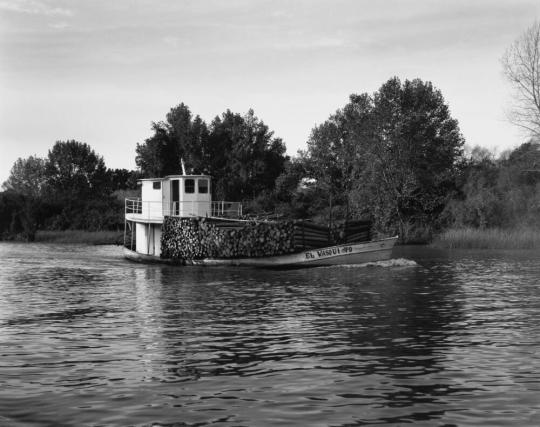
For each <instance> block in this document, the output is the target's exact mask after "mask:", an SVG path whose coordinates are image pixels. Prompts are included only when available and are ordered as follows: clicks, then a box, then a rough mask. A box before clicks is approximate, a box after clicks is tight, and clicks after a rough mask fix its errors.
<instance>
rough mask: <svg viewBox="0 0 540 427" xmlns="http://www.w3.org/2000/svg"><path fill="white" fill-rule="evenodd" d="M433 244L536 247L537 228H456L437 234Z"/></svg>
mask: <svg viewBox="0 0 540 427" xmlns="http://www.w3.org/2000/svg"><path fill="white" fill-rule="evenodd" d="M433 245H434V246H437V247H442V248H447V249H537V248H540V229H539V228H533V227H531V228H514V229H501V228H488V229H478V228H457V229H449V230H446V231H445V232H443V233H441V234H439V235H438V236H437V237H436V238H435V240H434V241H433Z"/></svg>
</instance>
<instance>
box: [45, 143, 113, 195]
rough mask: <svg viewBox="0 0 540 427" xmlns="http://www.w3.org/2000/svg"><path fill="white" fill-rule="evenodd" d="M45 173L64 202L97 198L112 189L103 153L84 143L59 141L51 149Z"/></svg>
mask: <svg viewBox="0 0 540 427" xmlns="http://www.w3.org/2000/svg"><path fill="white" fill-rule="evenodd" d="M46 177H47V181H48V185H49V187H50V190H51V191H52V192H53V194H54V196H55V197H56V198H57V199H59V200H61V201H64V202H71V201H76V200H85V199H90V198H97V197H101V196H103V195H106V194H108V193H109V192H110V188H109V186H108V179H107V168H106V167H105V162H104V161H103V157H101V156H99V155H97V154H96V153H95V152H94V150H92V148H91V147H90V146H89V145H88V144H85V143H82V142H78V141H74V140H70V141H65V142H63V141H57V142H56V143H55V144H54V146H53V147H52V148H51V149H50V150H49V153H48V158H47V166H46Z"/></svg>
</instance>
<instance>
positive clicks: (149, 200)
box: [124, 172, 397, 268]
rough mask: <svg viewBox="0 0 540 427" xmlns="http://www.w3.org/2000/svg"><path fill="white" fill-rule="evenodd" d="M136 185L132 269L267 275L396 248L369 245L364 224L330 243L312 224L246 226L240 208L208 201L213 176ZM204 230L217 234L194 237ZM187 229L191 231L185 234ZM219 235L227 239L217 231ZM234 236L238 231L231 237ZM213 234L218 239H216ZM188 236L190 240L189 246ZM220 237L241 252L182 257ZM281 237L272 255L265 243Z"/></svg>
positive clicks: (127, 234) (128, 232) (129, 221)
mask: <svg viewBox="0 0 540 427" xmlns="http://www.w3.org/2000/svg"><path fill="white" fill-rule="evenodd" d="M139 182H140V185H141V186H142V188H141V198H140V199H129V198H128V199H126V201H125V230H124V257H125V258H126V259H128V260H131V261H137V262H144V263H153V262H159V263H168V264H176V265H199V266H247V267H266V268H272V267H275V268H302V267H316V266H332V265H349V264H363V263H368V262H376V261H383V260H387V259H389V258H391V257H392V248H393V246H394V244H395V243H396V241H397V237H389V238H381V239H371V238H370V237H371V234H370V232H369V230H368V229H366V222H363V223H362V224H361V226H360V228H358V227H357V228H355V229H352V234H351V233H349V234H346V235H345V234H344V233H343V232H342V233H341V238H340V239H333V238H332V237H331V236H330V234H331V233H330V229H329V228H328V227H326V228H325V227H322V226H320V225H315V224H309V223H308V222H301V223H298V224H295V225H294V226H292V225H291V222H288V223H287V224H288V225H287V226H286V227H285V226H282V225H280V223H279V222H278V221H275V222H268V221H260V222H259V223H257V221H253V220H251V221H246V220H242V219H241V218H242V217H243V215H242V205H241V204H240V203H237V202H225V201H219V202H218V201H212V200H211V188H210V185H211V177H210V176H208V175H187V174H185V172H184V173H183V174H182V175H169V176H166V177H164V178H149V179H142V180H140V181H139ZM171 224H172V225H171ZM193 224H194V225H193ZM200 224H203V226H202V227H201V230H204V231H205V232H208V233H214V234H213V235H212V236H205V235H204V234H203V233H202V232H201V231H200V230H198V229H197V230H198V231H197V232H193V231H192V230H191V229H190V227H191V228H193V227H199V225H200ZM182 227H186V228H188V229H190V230H187V231H185V230H182ZM249 227H251V228H252V230H248V232H247V233H246V232H245V229H246V228H249ZM273 228H276V229H277V231H276V230H273ZM285 228H286V231H284V230H285ZM171 229H172V232H171ZM222 229H224V230H225V232H222V231H220V230H222ZM231 229H232V230H234V231H232V232H231ZM269 229H270V232H268V230H269ZM208 230H209V231H208ZM216 230H218V231H216ZM237 230H243V231H237ZM261 230H263V231H261ZM186 233H187V234H186ZM189 233H191V234H189ZM216 233H218V234H219V233H221V234H219V236H218V234H216ZM242 233H243V234H242ZM256 233H263V234H256ZM186 235H189V239H187V238H186ZM223 235H226V236H227V239H228V240H229V242H228V245H229V246H230V247H233V246H234V247H235V248H236V247H238V246H241V245H244V246H243V248H244V250H236V249H235V251H234V252H231V250H230V249H229V250H224V251H222V252H220V251H219V250H218V251H216V250H213V251H211V252H212V255H211V256H206V255H205V251H204V250H199V249H200V248H195V251H194V250H193V248H190V249H191V251H187V252H188V253H189V254H193V253H196V255H189V254H188V255H185V254H186V251H183V250H182V249H183V248H182V247H183V246H186V245H189V246H194V245H195V246H197V245H204V244H206V243H205V242H207V241H209V240H212V239H218V237H219V239H222V237H223ZM242 235H244V236H246V235H248V236H249V237H248V238H247V239H248V241H247V242H246V241H245V240H246V237H243V240H244V241H242V242H238V241H235V239H236V240H238V239H242V237H240V236H242ZM194 236H195V237H194ZM201 236H202V237H201ZM216 236H217V237H216ZM276 236H277V239H281V240H283V242H279V241H278V242H277V243H275V244H274V246H277V247H278V250H277V251H276V250H271V251H270V252H268V249H267V247H268V243H270V246H272V242H268V240H271V239H272V238H273V239H276ZM197 239H199V241H197ZM231 239H232V242H231ZM249 239H252V240H253V246H254V247H256V246H257V245H259V246H261V245H263V246H264V245H266V246H265V248H266V249H265V250H257V249H253V250H252V248H250V247H249V246H250V241H249ZM220 242H221V243H222V240H220ZM223 245H225V246H227V245H226V244H223ZM281 246H282V250H281V252H280V249H279V247H281ZM179 247H180V249H179ZM246 247H247V249H246ZM171 248H172V249H174V250H171ZM179 254H180V255H179Z"/></svg>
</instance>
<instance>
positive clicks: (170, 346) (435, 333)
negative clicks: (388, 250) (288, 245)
mask: <svg viewBox="0 0 540 427" xmlns="http://www.w3.org/2000/svg"><path fill="white" fill-rule="evenodd" d="M395 256H396V258H397V260H396V261H393V262H386V263H379V264H375V265H370V266H360V267H359V266H356V267H346V266H344V267H323V268H314V269H302V270H292V271H291V270H288V271H269V270H255V269H239V268H198V267H170V266H158V265H139V264H133V263H130V262H128V261H125V260H124V259H122V253H121V248H120V247H115V246H84V245H47V244H14V243H0V425H11V426H85V425H87V426H94V425H95V426H125V425H136V426H205V425H220V426H259V425H260V426H291V425H292V426H294V425H298V426H355V425H358V426H360V425H362V426H363V425H403V424H408V423H411V424H414V425H415V426H416V425H419V426H454V425H456V426H457V425H459V426H469V425H475V426H538V425H540V287H539V278H540V253H538V252H516V251H513V252H492V251H476V252H474V251H454V252H446V251H440V250H434V249H429V248H421V247H417V248H414V247H401V248H396V251H395Z"/></svg>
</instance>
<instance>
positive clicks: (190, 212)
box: [124, 198, 242, 220]
mask: <svg viewBox="0 0 540 427" xmlns="http://www.w3.org/2000/svg"><path fill="white" fill-rule="evenodd" d="M124 213H125V215H126V219H130V218H131V219H148V220H162V219H163V218H164V217H165V216H178V217H187V216H202V217H208V216H212V217H225V218H240V217H241V216H242V204H241V203H240V202H225V201H221V202H201V201H185V202H174V203H168V204H164V203H163V202H157V201H156V202H146V201H144V202H143V201H142V200H141V199H133V198H127V199H126V200H125V210H124Z"/></svg>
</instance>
